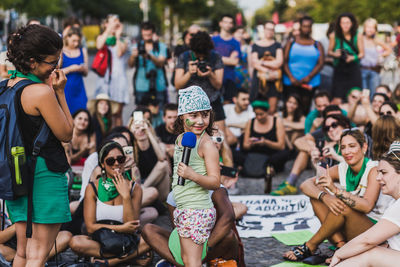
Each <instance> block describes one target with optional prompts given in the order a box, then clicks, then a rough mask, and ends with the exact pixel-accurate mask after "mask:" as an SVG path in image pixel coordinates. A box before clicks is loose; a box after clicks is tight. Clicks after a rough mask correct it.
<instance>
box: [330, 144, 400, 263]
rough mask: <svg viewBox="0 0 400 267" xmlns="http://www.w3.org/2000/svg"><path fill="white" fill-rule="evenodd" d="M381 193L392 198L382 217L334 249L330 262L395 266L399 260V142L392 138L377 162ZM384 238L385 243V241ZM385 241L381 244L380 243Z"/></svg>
mask: <svg viewBox="0 0 400 267" xmlns="http://www.w3.org/2000/svg"><path fill="white" fill-rule="evenodd" d="M376 179H377V180H378V182H379V183H380V185H381V188H382V193H383V194H385V195H388V196H391V197H392V198H393V199H394V200H395V201H393V202H391V203H390V205H389V207H388V208H387V209H386V210H385V212H384V214H383V216H382V219H381V220H379V222H378V223H377V224H375V225H374V226H372V227H371V228H370V229H369V230H367V231H365V232H364V233H363V234H361V235H359V236H357V237H356V238H354V239H352V240H351V241H350V242H349V243H347V244H346V245H344V246H343V247H342V248H341V249H339V250H338V251H336V253H335V255H334V256H333V258H332V262H331V265H330V266H340V267H345V266H372V267H378V266H379V267H381V266H398V265H399V260H400V213H399V209H400V200H399V199H400V187H399V185H400V142H399V141H395V142H393V143H392V145H391V146H390V149H389V152H387V153H386V154H384V155H383V156H382V157H381V159H380V161H379V165H378V176H377V177H376ZM385 241H387V244H385V243H384V242H385ZM381 244H384V245H381Z"/></svg>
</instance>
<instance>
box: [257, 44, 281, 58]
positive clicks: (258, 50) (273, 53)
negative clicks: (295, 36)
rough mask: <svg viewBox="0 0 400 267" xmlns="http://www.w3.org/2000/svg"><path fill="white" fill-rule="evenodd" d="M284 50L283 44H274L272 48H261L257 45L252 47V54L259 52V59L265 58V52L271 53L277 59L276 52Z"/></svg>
mask: <svg viewBox="0 0 400 267" xmlns="http://www.w3.org/2000/svg"><path fill="white" fill-rule="evenodd" d="M279 48H282V46H281V44H280V43H278V42H275V43H273V44H272V45H270V46H259V45H257V44H253V46H252V47H251V53H253V52H257V56H258V59H260V58H262V57H263V56H264V53H265V51H269V52H270V53H271V56H273V57H276V50H278V49H279Z"/></svg>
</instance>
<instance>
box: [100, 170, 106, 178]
mask: <svg viewBox="0 0 400 267" xmlns="http://www.w3.org/2000/svg"><path fill="white" fill-rule="evenodd" d="M101 177H102V178H103V179H107V175H106V170H105V169H101Z"/></svg>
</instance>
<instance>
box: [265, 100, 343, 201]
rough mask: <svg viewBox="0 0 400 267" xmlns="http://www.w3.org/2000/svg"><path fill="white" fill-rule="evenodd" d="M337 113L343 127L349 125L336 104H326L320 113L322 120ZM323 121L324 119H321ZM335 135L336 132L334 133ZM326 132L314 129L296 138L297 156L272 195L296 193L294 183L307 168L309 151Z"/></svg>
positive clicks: (323, 138)
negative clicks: (287, 173) (285, 176)
mask: <svg viewBox="0 0 400 267" xmlns="http://www.w3.org/2000/svg"><path fill="white" fill-rule="evenodd" d="M333 115H337V116H338V117H335V120H337V121H340V124H341V125H342V127H343V129H345V128H348V127H350V124H349V123H350V122H349V120H348V119H347V118H346V117H345V116H343V115H342V111H341V109H340V108H339V107H338V106H337V105H331V106H327V107H326V108H325V110H324V111H323V113H322V117H323V118H324V120H325V119H326V118H327V117H328V116H333ZM323 122H324V121H323ZM336 136H337V134H336ZM325 138H326V132H325V131H324V130H323V129H321V128H320V129H318V130H315V131H314V132H313V133H312V134H310V133H308V134H306V135H305V136H303V137H300V138H298V139H296V141H295V142H294V145H295V147H296V149H297V150H298V154H297V157H296V159H295V161H294V164H293V167H292V169H291V170H290V174H289V176H288V177H287V178H286V180H285V181H284V182H283V183H281V184H280V185H279V186H278V188H277V189H275V190H273V191H272V192H271V195H273V196H282V195H293V194H296V193H297V187H296V183H297V180H298V179H299V178H300V175H301V173H302V172H303V171H304V170H305V169H306V168H307V165H308V161H309V159H310V156H311V152H312V151H313V150H314V148H316V143H317V140H325ZM336 139H338V137H336Z"/></svg>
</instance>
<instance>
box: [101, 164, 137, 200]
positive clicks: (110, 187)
mask: <svg viewBox="0 0 400 267" xmlns="http://www.w3.org/2000/svg"><path fill="white" fill-rule="evenodd" d="M124 177H125V179H128V180H129V181H130V180H132V178H131V176H130V175H129V172H125V173H124ZM97 191H98V192H97V195H98V198H99V200H100V201H101V202H103V203H104V202H107V201H110V200H113V199H114V198H116V197H117V196H119V193H118V190H117V188H116V187H115V184H114V182H113V179H112V178H108V177H107V178H101V180H100V181H99V188H98V190H97Z"/></svg>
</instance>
